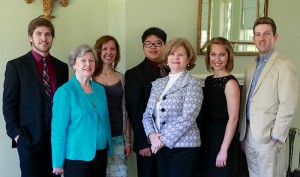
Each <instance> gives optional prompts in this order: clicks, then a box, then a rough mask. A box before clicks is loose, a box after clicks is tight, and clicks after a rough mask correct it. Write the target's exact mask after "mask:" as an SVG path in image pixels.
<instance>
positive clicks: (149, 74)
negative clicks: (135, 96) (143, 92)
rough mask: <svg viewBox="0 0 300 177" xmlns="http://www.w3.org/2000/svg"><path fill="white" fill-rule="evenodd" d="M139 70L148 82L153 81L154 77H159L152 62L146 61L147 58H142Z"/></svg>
mask: <svg viewBox="0 0 300 177" xmlns="http://www.w3.org/2000/svg"><path fill="white" fill-rule="evenodd" d="M141 66H142V67H141V72H140V73H143V76H144V79H145V80H148V79H150V82H152V81H154V80H155V79H157V78H159V75H158V73H157V72H156V71H155V69H154V67H153V66H152V64H151V63H150V62H149V61H148V59H147V58H145V59H144V61H143V62H142V63H141Z"/></svg>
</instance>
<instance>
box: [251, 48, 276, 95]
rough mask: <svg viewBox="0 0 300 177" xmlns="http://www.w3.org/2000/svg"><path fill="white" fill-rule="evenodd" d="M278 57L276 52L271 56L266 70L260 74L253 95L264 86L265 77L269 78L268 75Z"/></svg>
mask: <svg viewBox="0 0 300 177" xmlns="http://www.w3.org/2000/svg"><path fill="white" fill-rule="evenodd" d="M277 55H278V53H277V52H276V51H274V52H273V53H272V55H271V56H270V58H269V59H268V61H267V63H266V65H265V67H264V69H263V70H262V73H261V74H260V76H259V78H258V80H257V83H256V86H255V88H254V91H253V95H254V94H255V92H256V91H257V90H258V88H259V87H260V85H261V84H262V82H263V80H264V79H265V77H266V76H267V74H268V73H269V72H270V70H271V67H272V65H273V64H274V63H275V60H276V58H277ZM252 77H253V76H252Z"/></svg>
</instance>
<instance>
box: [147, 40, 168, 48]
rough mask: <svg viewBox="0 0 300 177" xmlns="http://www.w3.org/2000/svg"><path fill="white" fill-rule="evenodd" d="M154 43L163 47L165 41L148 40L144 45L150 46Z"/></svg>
mask: <svg viewBox="0 0 300 177" xmlns="http://www.w3.org/2000/svg"><path fill="white" fill-rule="evenodd" d="M153 45H154V46H155V47H161V46H162V45H163V42H162V41H155V42H150V41H147V42H145V43H144V47H146V48H150V47H152V46H153Z"/></svg>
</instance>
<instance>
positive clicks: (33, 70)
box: [3, 51, 69, 148]
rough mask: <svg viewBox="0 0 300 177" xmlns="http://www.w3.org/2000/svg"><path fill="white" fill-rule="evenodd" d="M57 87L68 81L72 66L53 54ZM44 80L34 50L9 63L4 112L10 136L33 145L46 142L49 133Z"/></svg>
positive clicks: (48, 111) (5, 83)
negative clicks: (69, 67)
mask: <svg viewBox="0 0 300 177" xmlns="http://www.w3.org/2000/svg"><path fill="white" fill-rule="evenodd" d="M51 61H52V64H53V67H54V71H55V76H56V86H57V87H60V86H61V85H62V84H64V83H65V82H67V81H68V77H69V72H68V65H67V64H65V63H63V62H61V61H60V60H58V59H56V58H54V57H52V59H51ZM49 113H50V110H49V106H48V104H47V98H46V95H45V91H44V87H43V83H42V80H41V77H40V75H39V73H38V69H37V66H36V64H35V61H34V57H33V55H32V52H31V51H30V52H28V53H27V54H25V55H24V56H21V57H19V58H17V59H14V60H11V61H8V62H7V65H6V71H5V80H4V91H3V115H4V119H5V121H6V130H7V135H8V136H9V137H10V138H11V139H12V140H13V144H12V146H13V147H16V144H15V141H14V138H15V137H16V136H17V135H20V137H22V138H23V140H25V141H27V142H28V143H29V144H30V145H31V146H32V147H37V148H38V146H39V144H42V143H43V141H44V140H45V136H46V135H47V132H49V131H47V123H46V119H47V118H49V116H50V114H49Z"/></svg>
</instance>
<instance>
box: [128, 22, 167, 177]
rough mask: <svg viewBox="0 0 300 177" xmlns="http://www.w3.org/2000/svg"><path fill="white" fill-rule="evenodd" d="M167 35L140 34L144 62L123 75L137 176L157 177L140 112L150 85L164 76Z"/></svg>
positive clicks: (155, 32)
mask: <svg viewBox="0 0 300 177" xmlns="http://www.w3.org/2000/svg"><path fill="white" fill-rule="evenodd" d="M166 39H167V34H166V33H165V32H164V31H163V30H162V29H160V28H157V27H151V28H149V29H147V30H146V31H145V32H144V33H143V35H142V42H143V49H144V54H145V59H144V60H143V61H142V62H141V63H140V64H138V65H137V66H135V67H134V68H132V69H130V70H128V71H126V73H125V99H126V108H127V111H128V117H129V120H130V122H131V125H132V129H133V133H134V145H133V151H134V152H135V153H136V160H137V169H138V177H156V176H157V167H156V157H155V155H154V154H152V152H151V145H150V144H149V142H148V139H147V137H146V134H145V131H144V127H143V123H142V120H143V113H144V112H145V109H146V106H147V102H148V99H149V96H150V91H151V82H153V81H154V80H156V79H157V78H159V77H164V76H165V75H166V73H167V72H166V70H165V68H163V67H161V66H160V63H161V62H162V60H161V55H162V51H163V48H164V45H165V43H166Z"/></svg>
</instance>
